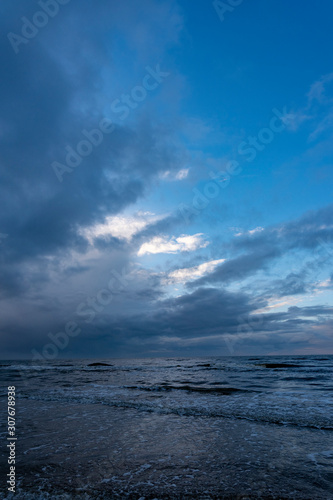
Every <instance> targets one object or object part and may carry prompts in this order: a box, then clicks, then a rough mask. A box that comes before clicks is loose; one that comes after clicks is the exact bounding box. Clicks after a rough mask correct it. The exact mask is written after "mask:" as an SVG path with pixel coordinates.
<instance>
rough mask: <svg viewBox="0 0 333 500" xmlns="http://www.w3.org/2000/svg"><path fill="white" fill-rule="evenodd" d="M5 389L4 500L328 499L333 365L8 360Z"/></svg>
mask: <svg viewBox="0 0 333 500" xmlns="http://www.w3.org/2000/svg"><path fill="white" fill-rule="evenodd" d="M0 379H1V397H0V403H1V406H0V422H1V428H0V430H1V432H0V437H1V443H2V446H1V456H0V471H1V483H0V492H1V498H3V499H12V498H15V499H16V498H18V499H19V498H22V499H46V498H47V499H48V498H50V499H57V498H59V499H60V498H63V499H71V498H78V499H86V500H88V499H95V498H96V499H99V498H100V499H104V498H115V499H127V498H130V499H137V500H149V499H150V500H158V499H207V500H209V499H220V498H221V499H224V498H225V499H256V498H262V499H311V500H312V499H321V500H323V499H333V467H332V466H333V356H332V355H318V356H257V357H255V356H250V357H246V356H240V357H230V356H229V357H198V358H185V357H184V358H183V357H179V358H175V357H172V358H154V359H151V358H149V359H147V358H145V359H75V360H55V361H49V362H45V363H44V362H36V361H35V362H32V361H24V360H23V361H22V360H21V361H1V362H0ZM8 387H15V427H16V429H15V437H16V438H17V439H16V440H15V493H12V492H10V491H8V484H7V479H8V477H7V474H8V473H9V464H8V454H9V448H8V447H7V442H8V441H9V439H8V428H7V427H8V423H7V417H8V411H7V409H8V405H7V401H8V400H7V396H8V390H7V388H8Z"/></svg>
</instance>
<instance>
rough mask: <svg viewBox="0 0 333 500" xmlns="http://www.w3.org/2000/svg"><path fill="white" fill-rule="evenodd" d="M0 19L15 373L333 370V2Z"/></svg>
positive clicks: (141, 6)
mask: <svg viewBox="0 0 333 500" xmlns="http://www.w3.org/2000/svg"><path fill="white" fill-rule="evenodd" d="M223 5H224V6H223ZM225 6H227V7H225ZM1 10H2V15H1V24H2V29H1V33H2V37H1V42H0V43H1V51H0V54H1V55H0V57H1V63H2V68H3V75H4V76H3V78H2V81H1V85H0V106H1V114H0V141H1V146H2V160H1V164H0V176H1V184H0V190H1V196H0V200H1V201H0V203H1V205H2V206H1V211H0V236H1V238H0V250H1V260H0V276H1V280H0V298H1V302H2V306H1V307H2V315H1V320H0V333H1V340H0V343H1V349H2V352H4V356H5V357H6V358H32V359H44V360H51V359H56V358H58V357H65V358H69V357H91V356H95V357H105V356H106V357H113V356H115V357H116V356H122V357H126V356H129V357H132V356H139V357H142V356H177V355H182V356H184V355H188V356H192V355H206V354H214V355H221V356H224V355H247V354H251V355H252V354H267V355H269V354H307V353H308V354H321V353H331V354H332V353H333V343H332V325H333V318H332V315H333V307H332V289H333V274H332V258H333V246H332V242H333V223H332V215H333V205H332V188H333V184H332V176H333V174H332V125H333V68H332V64H331V48H332V37H333V35H332V30H331V27H330V23H331V19H332V13H333V7H332V3H331V2H330V1H328V0H323V1H322V2H321V3H320V6H316V5H314V4H313V3H305V4H304V5H303V4H302V5H299V4H298V3H296V2H294V3H292V4H290V3H289V2H286V1H279V2H278V1H275V0H272V1H270V2H267V1H266V2H265V1H264V0H255V1H252V2H249V1H246V0H244V1H243V2H242V1H238V2H237V1H236V2H235V1H230V2H229V1H228V0H226V2H219V3H218V2H217V3H216V2H214V3H213V2H203V1H198V2H190V1H188V0H187V1H185V0H184V1H176V0H163V1H156V0H144V1H142V2H137V1H134V0H133V1H132V0H130V1H129V2H126V4H120V3H119V2H113V1H111V2H110V1H108V2H107V1H101V2H99V3H98V5H96V4H94V3H93V2H90V1H88V0H82V1H81V2H80V6H79V5H78V3H77V2H75V1H74V0H71V1H68V2H66V1H65V2H64V1H63V2H62V3H61V2H57V1H56V0H54V1H53V0H52V1H50V2H46V1H45V2H44V1H43V0H42V1H41V2H34V1H30V0H29V1H23V0H22V1H18V2H15V6H14V5H13V4H12V3H11V2H9V1H6V2H3V4H2V6H1ZM224 11H225V12H224Z"/></svg>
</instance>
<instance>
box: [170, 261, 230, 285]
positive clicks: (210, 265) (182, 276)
mask: <svg viewBox="0 0 333 500" xmlns="http://www.w3.org/2000/svg"><path fill="white" fill-rule="evenodd" d="M224 261H225V259H218V260H211V261H209V262H204V263H203V264H200V265H198V266H194V267H185V268H183V269H176V270H175V271H171V272H170V273H169V274H168V276H167V278H166V279H165V282H166V283H186V282H187V281H191V280H194V279H196V278H200V277H202V276H204V275H205V274H206V273H210V272H212V271H213V270H214V269H215V268H216V266H217V265H219V264H222V262H224Z"/></svg>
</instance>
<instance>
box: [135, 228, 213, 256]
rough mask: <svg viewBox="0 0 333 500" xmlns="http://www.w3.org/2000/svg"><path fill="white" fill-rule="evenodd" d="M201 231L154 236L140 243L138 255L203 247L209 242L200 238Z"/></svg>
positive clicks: (184, 250)
mask: <svg viewBox="0 0 333 500" xmlns="http://www.w3.org/2000/svg"><path fill="white" fill-rule="evenodd" d="M202 236H203V234H202V233H197V234H193V235H186V234H183V235H181V236H178V238H176V237H174V236H172V237H171V238H170V237H168V236H155V238H153V239H152V240H150V241H148V242H146V243H144V244H143V245H141V248H140V249H139V251H138V255H145V254H157V253H178V252H193V251H194V250H197V249H198V248H205V247H206V246H207V245H209V243H208V242H207V241H205V240H204V239H203V238H202Z"/></svg>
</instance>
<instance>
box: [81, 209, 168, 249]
mask: <svg viewBox="0 0 333 500" xmlns="http://www.w3.org/2000/svg"><path fill="white" fill-rule="evenodd" d="M164 217H165V215H155V214H152V213H150V212H137V213H136V214H134V215H129V216H128V215H115V216H110V217H107V218H106V219H105V223H104V224H97V225H95V226H92V227H90V228H87V229H84V230H83V231H82V234H83V235H84V236H85V237H86V238H87V239H88V240H89V241H90V242H92V241H93V239H94V238H98V237H103V238H105V239H107V238H109V237H114V238H119V239H123V240H127V241H130V240H131V238H132V237H133V236H134V235H135V234H137V233H138V232H139V231H142V230H143V229H144V228H145V227H147V226H149V225H150V224H153V223H154V222H157V221H158V220H161V219H163V218H164Z"/></svg>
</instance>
